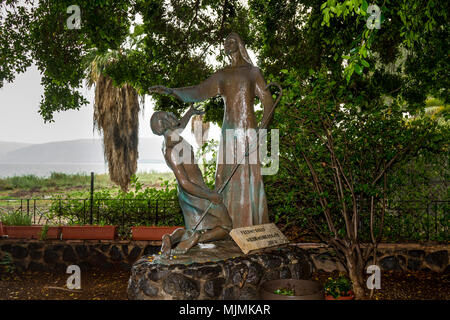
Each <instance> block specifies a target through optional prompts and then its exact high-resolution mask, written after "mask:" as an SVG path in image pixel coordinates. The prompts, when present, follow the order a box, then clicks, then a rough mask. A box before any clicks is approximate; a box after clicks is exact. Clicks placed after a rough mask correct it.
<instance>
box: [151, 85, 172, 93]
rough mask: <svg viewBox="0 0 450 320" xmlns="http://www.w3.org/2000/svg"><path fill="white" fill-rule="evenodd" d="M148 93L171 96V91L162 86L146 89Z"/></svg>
mask: <svg viewBox="0 0 450 320" xmlns="http://www.w3.org/2000/svg"><path fill="white" fill-rule="evenodd" d="M148 92H149V93H160V94H173V90H172V89H170V88H167V87H164V86H152V87H150V88H149V89H148Z"/></svg>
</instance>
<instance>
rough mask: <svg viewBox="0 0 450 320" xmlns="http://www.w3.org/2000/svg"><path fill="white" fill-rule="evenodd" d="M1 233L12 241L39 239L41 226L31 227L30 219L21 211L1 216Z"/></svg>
mask: <svg viewBox="0 0 450 320" xmlns="http://www.w3.org/2000/svg"><path fill="white" fill-rule="evenodd" d="M1 222H2V224H3V225H4V227H3V232H4V234H5V235H7V236H8V238H12V239H39V234H40V232H41V229H42V226H33V225H32V221H31V218H30V217H29V216H28V215H27V214H26V213H23V212H21V211H14V212H10V213H6V214H3V215H2V217H1Z"/></svg>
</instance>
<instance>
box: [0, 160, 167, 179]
mask: <svg viewBox="0 0 450 320" xmlns="http://www.w3.org/2000/svg"><path fill="white" fill-rule="evenodd" d="M151 171H156V172H170V171H171V170H170V169H169V167H168V166H167V165H166V164H165V163H138V173H139V172H151ZM52 172H58V173H66V174H76V173H84V174H90V173H91V172H95V173H97V174H103V173H107V172H108V165H107V164H105V163H103V162H92V163H89V162H86V163H68V162H65V163H0V178H5V177H12V176H22V175H28V174H34V175H36V176H38V177H48V176H50V174H51V173H52Z"/></svg>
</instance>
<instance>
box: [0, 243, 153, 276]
mask: <svg viewBox="0 0 450 320" xmlns="http://www.w3.org/2000/svg"><path fill="white" fill-rule="evenodd" d="M160 245H161V244H160V242H159V241H119V240H50V241H48V240H47V241H40V240H12V239H10V240H9V239H5V240H0V259H2V258H3V256H4V255H5V254H6V253H9V254H10V255H11V256H12V258H13V261H14V266H15V267H16V269H18V270H32V271H47V270H58V271H65V270H66V268H67V266H69V265H72V264H76V265H78V266H80V268H81V269H82V270H83V269H84V270H86V269H90V268H92V267H97V268H103V269H112V268H115V267H116V268H117V267H119V268H122V269H130V268H131V265H132V264H133V263H134V262H135V261H136V260H137V259H139V258H140V257H141V256H142V255H144V254H154V253H157V252H158V251H159V247H160Z"/></svg>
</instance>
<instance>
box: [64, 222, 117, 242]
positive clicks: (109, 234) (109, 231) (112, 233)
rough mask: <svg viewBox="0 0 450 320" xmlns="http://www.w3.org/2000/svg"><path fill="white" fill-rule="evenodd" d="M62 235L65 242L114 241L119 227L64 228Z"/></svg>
mask: <svg viewBox="0 0 450 320" xmlns="http://www.w3.org/2000/svg"><path fill="white" fill-rule="evenodd" d="M61 233H62V239H63V240H114V239H115V238H116V236H117V226H106V225H95V226H91V225H83V226H77V225H72V226H62V227H61Z"/></svg>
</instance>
